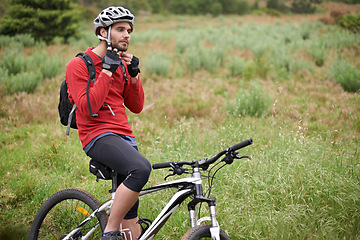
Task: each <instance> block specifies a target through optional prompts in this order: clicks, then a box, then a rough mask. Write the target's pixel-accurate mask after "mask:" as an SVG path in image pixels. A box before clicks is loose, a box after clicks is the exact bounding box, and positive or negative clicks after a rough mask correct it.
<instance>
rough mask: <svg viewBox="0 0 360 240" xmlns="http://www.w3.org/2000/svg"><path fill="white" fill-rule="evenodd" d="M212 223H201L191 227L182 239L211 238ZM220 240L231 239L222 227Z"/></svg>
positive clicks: (197, 239)
mask: <svg viewBox="0 0 360 240" xmlns="http://www.w3.org/2000/svg"><path fill="white" fill-rule="evenodd" d="M210 228H211V226H210V225H199V226H196V227H193V228H191V229H189V230H188V231H187V232H186V233H185V235H184V236H183V237H182V238H181V240H199V239H203V240H206V239H209V240H211V233H210ZM220 240H230V238H229V237H228V235H226V233H225V232H224V231H223V230H221V229H220Z"/></svg>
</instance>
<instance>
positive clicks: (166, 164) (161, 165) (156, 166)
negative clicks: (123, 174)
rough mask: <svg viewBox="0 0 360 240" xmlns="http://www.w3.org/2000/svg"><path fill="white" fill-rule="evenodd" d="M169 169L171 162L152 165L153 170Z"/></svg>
mask: <svg viewBox="0 0 360 240" xmlns="http://www.w3.org/2000/svg"><path fill="white" fill-rule="evenodd" d="M169 167H171V162H165V163H155V164H153V165H152V168H153V169H160V168H169Z"/></svg>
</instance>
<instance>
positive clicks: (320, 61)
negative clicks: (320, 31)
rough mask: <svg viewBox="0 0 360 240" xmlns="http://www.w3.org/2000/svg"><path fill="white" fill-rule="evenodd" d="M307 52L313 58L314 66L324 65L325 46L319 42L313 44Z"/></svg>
mask: <svg viewBox="0 0 360 240" xmlns="http://www.w3.org/2000/svg"><path fill="white" fill-rule="evenodd" d="M307 51H308V53H309V54H310V55H311V56H312V57H313V58H314V60H315V64H316V66H318V67H321V66H323V65H324V62H325V58H326V52H327V46H326V44H324V43H323V42H320V41H317V42H314V43H313V44H311V45H310V47H309V49H308V50H307Z"/></svg>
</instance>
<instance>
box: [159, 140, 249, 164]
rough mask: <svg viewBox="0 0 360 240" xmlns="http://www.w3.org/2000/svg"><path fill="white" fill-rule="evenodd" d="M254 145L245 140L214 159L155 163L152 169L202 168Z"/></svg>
mask: <svg viewBox="0 0 360 240" xmlns="http://www.w3.org/2000/svg"><path fill="white" fill-rule="evenodd" d="M252 143H253V140H252V139H251V138H249V139H247V140H245V141H242V142H239V143H237V144H235V145H233V146H231V147H229V148H227V149H225V150H223V151H221V152H219V153H218V154H216V155H215V156H214V157H212V158H209V159H207V158H205V159H202V160H199V161H196V160H194V161H179V162H176V161H175V162H164V163H155V164H153V165H152V168H153V169H161V168H170V167H172V168H175V167H176V166H177V167H181V166H183V165H191V166H192V165H194V164H196V163H197V164H198V167H201V166H205V165H209V164H212V163H214V162H216V160H218V159H219V158H220V157H221V156H222V155H224V154H225V153H228V152H234V151H236V150H239V149H241V148H244V147H246V146H249V145H251V144H252Z"/></svg>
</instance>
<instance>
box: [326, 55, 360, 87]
mask: <svg viewBox="0 0 360 240" xmlns="http://www.w3.org/2000/svg"><path fill="white" fill-rule="evenodd" d="M328 76H329V78H330V79H332V80H334V81H336V82H337V83H339V84H340V85H341V87H342V88H343V89H344V90H345V91H347V92H359V90H360V69H359V68H357V67H356V66H354V65H352V64H351V63H350V62H348V61H347V60H345V59H340V60H336V61H334V63H333V64H332V65H331V66H330V68H329V72H328Z"/></svg>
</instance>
